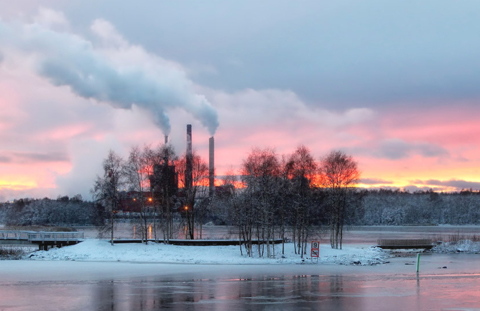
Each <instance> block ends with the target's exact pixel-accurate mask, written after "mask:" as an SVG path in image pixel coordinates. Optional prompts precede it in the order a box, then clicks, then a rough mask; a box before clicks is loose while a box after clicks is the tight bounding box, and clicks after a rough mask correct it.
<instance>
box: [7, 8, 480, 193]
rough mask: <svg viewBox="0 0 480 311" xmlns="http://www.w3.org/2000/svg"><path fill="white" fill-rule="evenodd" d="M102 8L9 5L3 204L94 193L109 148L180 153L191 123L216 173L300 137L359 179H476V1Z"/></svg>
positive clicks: (405, 182)
mask: <svg viewBox="0 0 480 311" xmlns="http://www.w3.org/2000/svg"><path fill="white" fill-rule="evenodd" d="M108 2H109V1H105V3H104V2H102V3H100V4H98V5H97V6H95V7H92V6H88V5H86V4H85V3H84V2H82V1H79V0H72V1H69V2H58V1H51V2H49V5H50V6H49V7H39V6H38V5H37V4H35V3H34V2H31V1H30V2H29V1H18V2H15V4H12V3H11V2H9V3H0V94H1V97H0V201H5V200H12V199H15V198H20V197H45V196H49V197H57V196H58V195H69V196H73V195H76V194H78V193H80V194H82V196H84V198H86V199H90V198H91V196H90V191H89V190H90V188H91V187H92V184H93V180H94V179H95V176H96V175H101V174H102V172H101V162H102V160H103V159H104V158H105V157H106V155H107V152H108V150H109V149H112V150H114V151H116V152H117V153H119V154H120V155H122V156H124V157H126V156H127V154H128V151H129V149H130V148H131V147H132V146H134V145H138V146H140V147H141V146H143V145H144V144H150V145H152V146H156V145H158V144H160V143H162V142H163V141H164V137H163V135H164V133H165V132H169V138H170V142H171V143H172V144H173V146H174V147H175V149H176V151H177V153H178V154H182V153H183V152H184V150H185V148H186V142H185V136H186V133H185V131H186V125H187V124H192V125H193V144H194V149H195V150H196V151H197V152H198V153H199V154H200V155H201V156H202V157H204V158H205V159H206V160H207V159H208V157H207V150H208V138H209V137H210V136H211V135H212V133H215V135H214V136H215V146H216V151H215V152H216V157H215V163H216V172H217V175H223V174H225V173H226V172H227V171H228V170H238V169H239V168H240V165H241V163H242V160H243V159H244V158H246V157H247V155H248V153H249V152H250V151H251V150H252V148H254V147H259V148H265V147H270V148H274V149H275V150H276V152H277V153H278V154H279V156H282V155H288V154H290V153H292V152H293V151H294V150H295V149H296V148H297V147H298V146H299V145H305V146H307V147H308V148H309V149H310V151H311V153H312V154H313V155H314V156H315V158H316V159H318V160H320V158H321V157H322V156H325V155H326V154H328V153H329V152H330V151H331V150H336V149H339V150H343V151H344V152H346V153H347V154H349V155H352V156H353V158H354V159H355V160H356V161H357V162H358V166H359V168H360V170H361V172H362V181H361V184H360V186H362V187H372V188H378V187H388V188H402V189H403V188H404V189H407V190H411V191H415V190H426V189H433V190H436V191H459V190H461V189H464V188H473V189H477V190H478V189H480V172H479V170H480V149H479V140H480V139H479V138H478V133H479V132H480V122H478V116H480V105H479V104H478V101H479V100H480V88H478V87H477V84H478V81H480V76H479V75H480V60H479V58H478V52H480V43H479V40H478V32H477V31H476V30H475V29H478V27H477V28H476V27H474V26H480V21H479V19H478V18H477V17H476V16H471V15H470V14H469V12H473V11H476V10H477V9H480V4H476V3H469V4H458V3H450V2H448V1H440V2H441V3H442V5H439V6H438V10H437V11H435V12H433V11H432V10H430V7H428V6H426V4H422V3H419V4H418V7H417V8H415V7H414V6H413V7H412V6H409V5H407V4H403V3H390V2H385V3H378V2H376V1H365V2H361V3H360V2H359V3H351V6H349V7H344V6H341V5H340V4H337V3H336V2H322V1H307V2H306V3H305V4H304V5H303V6H302V7H298V6H294V5H293V4H288V3H283V4H278V3H276V2H270V0H267V1H265V2H262V4H261V5H259V4H258V3H253V2H250V1H242V2H239V3H228V4H227V3H224V4H217V5H219V6H221V8H219V7H215V9H214V8H212V4H210V3H205V4H202V5H199V6H198V7H197V10H198V14H195V15H191V14H188V12H190V11H189V10H188V8H187V7H186V6H185V5H184V4H174V3H167V2H161V3H160V2H157V1H147V2H148V6H142V7H139V6H136V5H134V4H133V3H130V2H127V1H120V2H115V5H111V4H110V5H108ZM270 5H275V7H276V10H274V11H272V10H271V6H270ZM422 8H423V10H422ZM453 8H455V10H453ZM217 9H221V10H220V11H221V12H223V14H222V15H218V14H217V13H215V12H218V11H219V10H217ZM340 9H341V10H340ZM125 12H135V14H133V13H132V14H128V15H125ZM149 12H158V16H157V15H155V16H152V15H151V14H149ZM239 12H244V13H245V12H250V13H252V12H256V13H255V14H250V13H249V16H250V23H248V24H245V22H244V19H243V18H240V17H239V16H241V15H239V14H238V13H239ZM372 12H382V14H381V16H380V15H378V14H376V13H375V14H373V13H372ZM401 12H408V14H403V13H402V14H401ZM421 12H423V13H421ZM134 15H135V16H137V18H133V17H132V16H134ZM187 16H188V19H189V23H188V25H191V26H188V27H187V26H185V27H183V26H182V27H173V28H172V25H173V24H175V23H176V22H177V21H178V20H182V18H183V17H185V18H186V17H187ZM407 16H408V19H407ZM138 17H141V18H140V19H139V18H138ZM445 17H448V18H447V19H445ZM445 20H462V21H463V23H458V24H451V25H450V26H449V27H447V28H445V27H444V25H445ZM440 30H441V31H440ZM439 33H441V34H442V35H441V36H440V35H439ZM152 34H155V36H153V37H152Z"/></svg>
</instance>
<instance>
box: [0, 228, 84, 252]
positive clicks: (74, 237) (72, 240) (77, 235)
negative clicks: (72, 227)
mask: <svg viewBox="0 0 480 311" xmlns="http://www.w3.org/2000/svg"><path fill="white" fill-rule="evenodd" d="M83 239H84V233H83V232H47V231H21V230H0V244H35V245H38V248H39V249H40V250H48V249H49V248H51V247H63V246H68V245H75V244H77V243H80V242H81V241H83Z"/></svg>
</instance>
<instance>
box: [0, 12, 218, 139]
mask: <svg viewBox="0 0 480 311" xmlns="http://www.w3.org/2000/svg"><path fill="white" fill-rule="evenodd" d="M92 29H93V31H94V32H96V34H97V35H98V36H99V37H100V39H101V41H102V43H104V45H105V46H106V48H96V47H95V46H94V45H93V43H92V42H91V41H88V40H86V39H84V38H81V37H79V36H77V35H74V34H70V33H66V32H57V31H54V30H51V29H48V28H46V27H43V26H40V25H37V24H33V25H28V26H24V27H17V28H13V27H9V26H8V25H5V24H3V25H2V23H1V22H0V37H3V39H0V44H2V45H4V44H9V45H13V46H14V47H15V48H21V49H22V50H23V51H28V52H30V53H31V54H32V55H34V56H35V57H36V58H35V59H36V61H37V62H36V66H37V69H38V72H39V73H40V74H41V75H42V76H44V77H46V78H48V79H49V80H50V81H51V82H52V83H54V84H55V85H64V86H69V87H70V89H71V90H72V91H73V92H74V93H76V94H77V95H79V96H82V97H85V98H91V99H95V100H99V101H102V102H107V103H109V104H110V105H111V106H112V107H115V108H123V109H130V108H131V107H132V105H134V104H135V105H136V106H139V107H141V108H143V109H145V110H147V111H149V112H150V113H151V114H152V117H153V119H154V121H155V122H156V124H157V125H158V126H159V127H160V128H161V129H162V131H163V132H164V133H165V134H169V132H170V121H169V118H168V116H167V113H166V112H167V111H168V110H169V109H173V108H182V109H184V110H186V111H187V112H189V113H191V114H192V115H193V116H194V117H195V118H196V119H197V120H199V121H200V122H201V123H202V124H203V125H204V126H205V127H207V128H208V130H209V132H210V133H211V134H213V133H214V132H215V130H216V128H217V127H218V120H217V113H216V111H215V110H214V109H213V107H212V106H211V105H210V103H209V102H208V101H207V100H206V98H205V97H203V96H201V95H198V94H195V93H194V92H193V91H192V90H191V88H192V85H191V84H192V83H191V81H190V80H189V79H188V78H187V77H186V76H185V73H184V72H183V70H181V69H179V66H178V65H175V64H172V63H171V62H168V61H166V60H163V59H161V58H159V57H156V56H154V55H151V54H148V53H147V52H146V51H145V50H143V48H141V47H138V46H133V45H130V44H129V43H128V42H127V41H125V40H124V39H123V38H122V37H121V36H120V35H119V34H118V33H117V32H116V31H115V29H114V28H113V26H111V25H110V24H109V23H107V22H105V21H96V22H95V23H94V25H93V26H92ZM102 31H103V32H102ZM5 34H7V35H6V36H4V35H5ZM7 38H9V39H7Z"/></svg>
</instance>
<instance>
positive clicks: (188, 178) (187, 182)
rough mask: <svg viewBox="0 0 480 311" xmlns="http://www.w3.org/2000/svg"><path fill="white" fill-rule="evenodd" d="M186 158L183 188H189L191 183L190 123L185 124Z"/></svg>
mask: <svg viewBox="0 0 480 311" xmlns="http://www.w3.org/2000/svg"><path fill="white" fill-rule="evenodd" d="M186 156H187V158H186V167H185V188H187V189H191V188H192V184H193V182H192V181H193V176H192V175H193V153H192V125H191V124H187V155H186Z"/></svg>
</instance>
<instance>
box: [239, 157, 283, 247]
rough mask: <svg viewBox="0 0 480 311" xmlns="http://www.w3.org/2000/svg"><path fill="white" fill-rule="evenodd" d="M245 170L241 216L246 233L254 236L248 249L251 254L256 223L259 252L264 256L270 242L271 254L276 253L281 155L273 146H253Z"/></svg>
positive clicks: (246, 235) (243, 167)
mask: <svg viewBox="0 0 480 311" xmlns="http://www.w3.org/2000/svg"><path fill="white" fill-rule="evenodd" d="M241 173H242V179H243V182H244V183H245V186H246V188H245V190H244V196H245V200H244V201H245V202H244V208H245V210H244V211H243V217H244V219H240V221H241V224H242V226H241V227H240V229H241V230H245V233H244V236H245V237H247V238H248V239H250V240H248V239H247V240H246V243H247V246H248V248H247V252H248V253H249V255H251V232H252V228H251V227H250V226H252V225H254V226H255V228H254V229H255V232H256V237H257V241H258V244H259V248H258V252H259V256H260V257H263V255H264V250H265V244H266V250H267V257H271V256H273V254H275V246H274V245H275V243H274V239H275V224H276V219H275V216H276V214H275V213H276V204H275V203H276V200H275V199H276V198H277V196H278V189H279V182H280V176H281V172H280V162H279V160H278V156H277V154H276V153H275V151H274V150H273V149H268V148H267V149H253V150H252V152H251V153H250V154H249V155H248V157H247V159H245V160H244V161H243V164H242V171H241ZM243 224H245V225H247V227H245V226H244V225H243ZM264 242H265V244H264Z"/></svg>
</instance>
